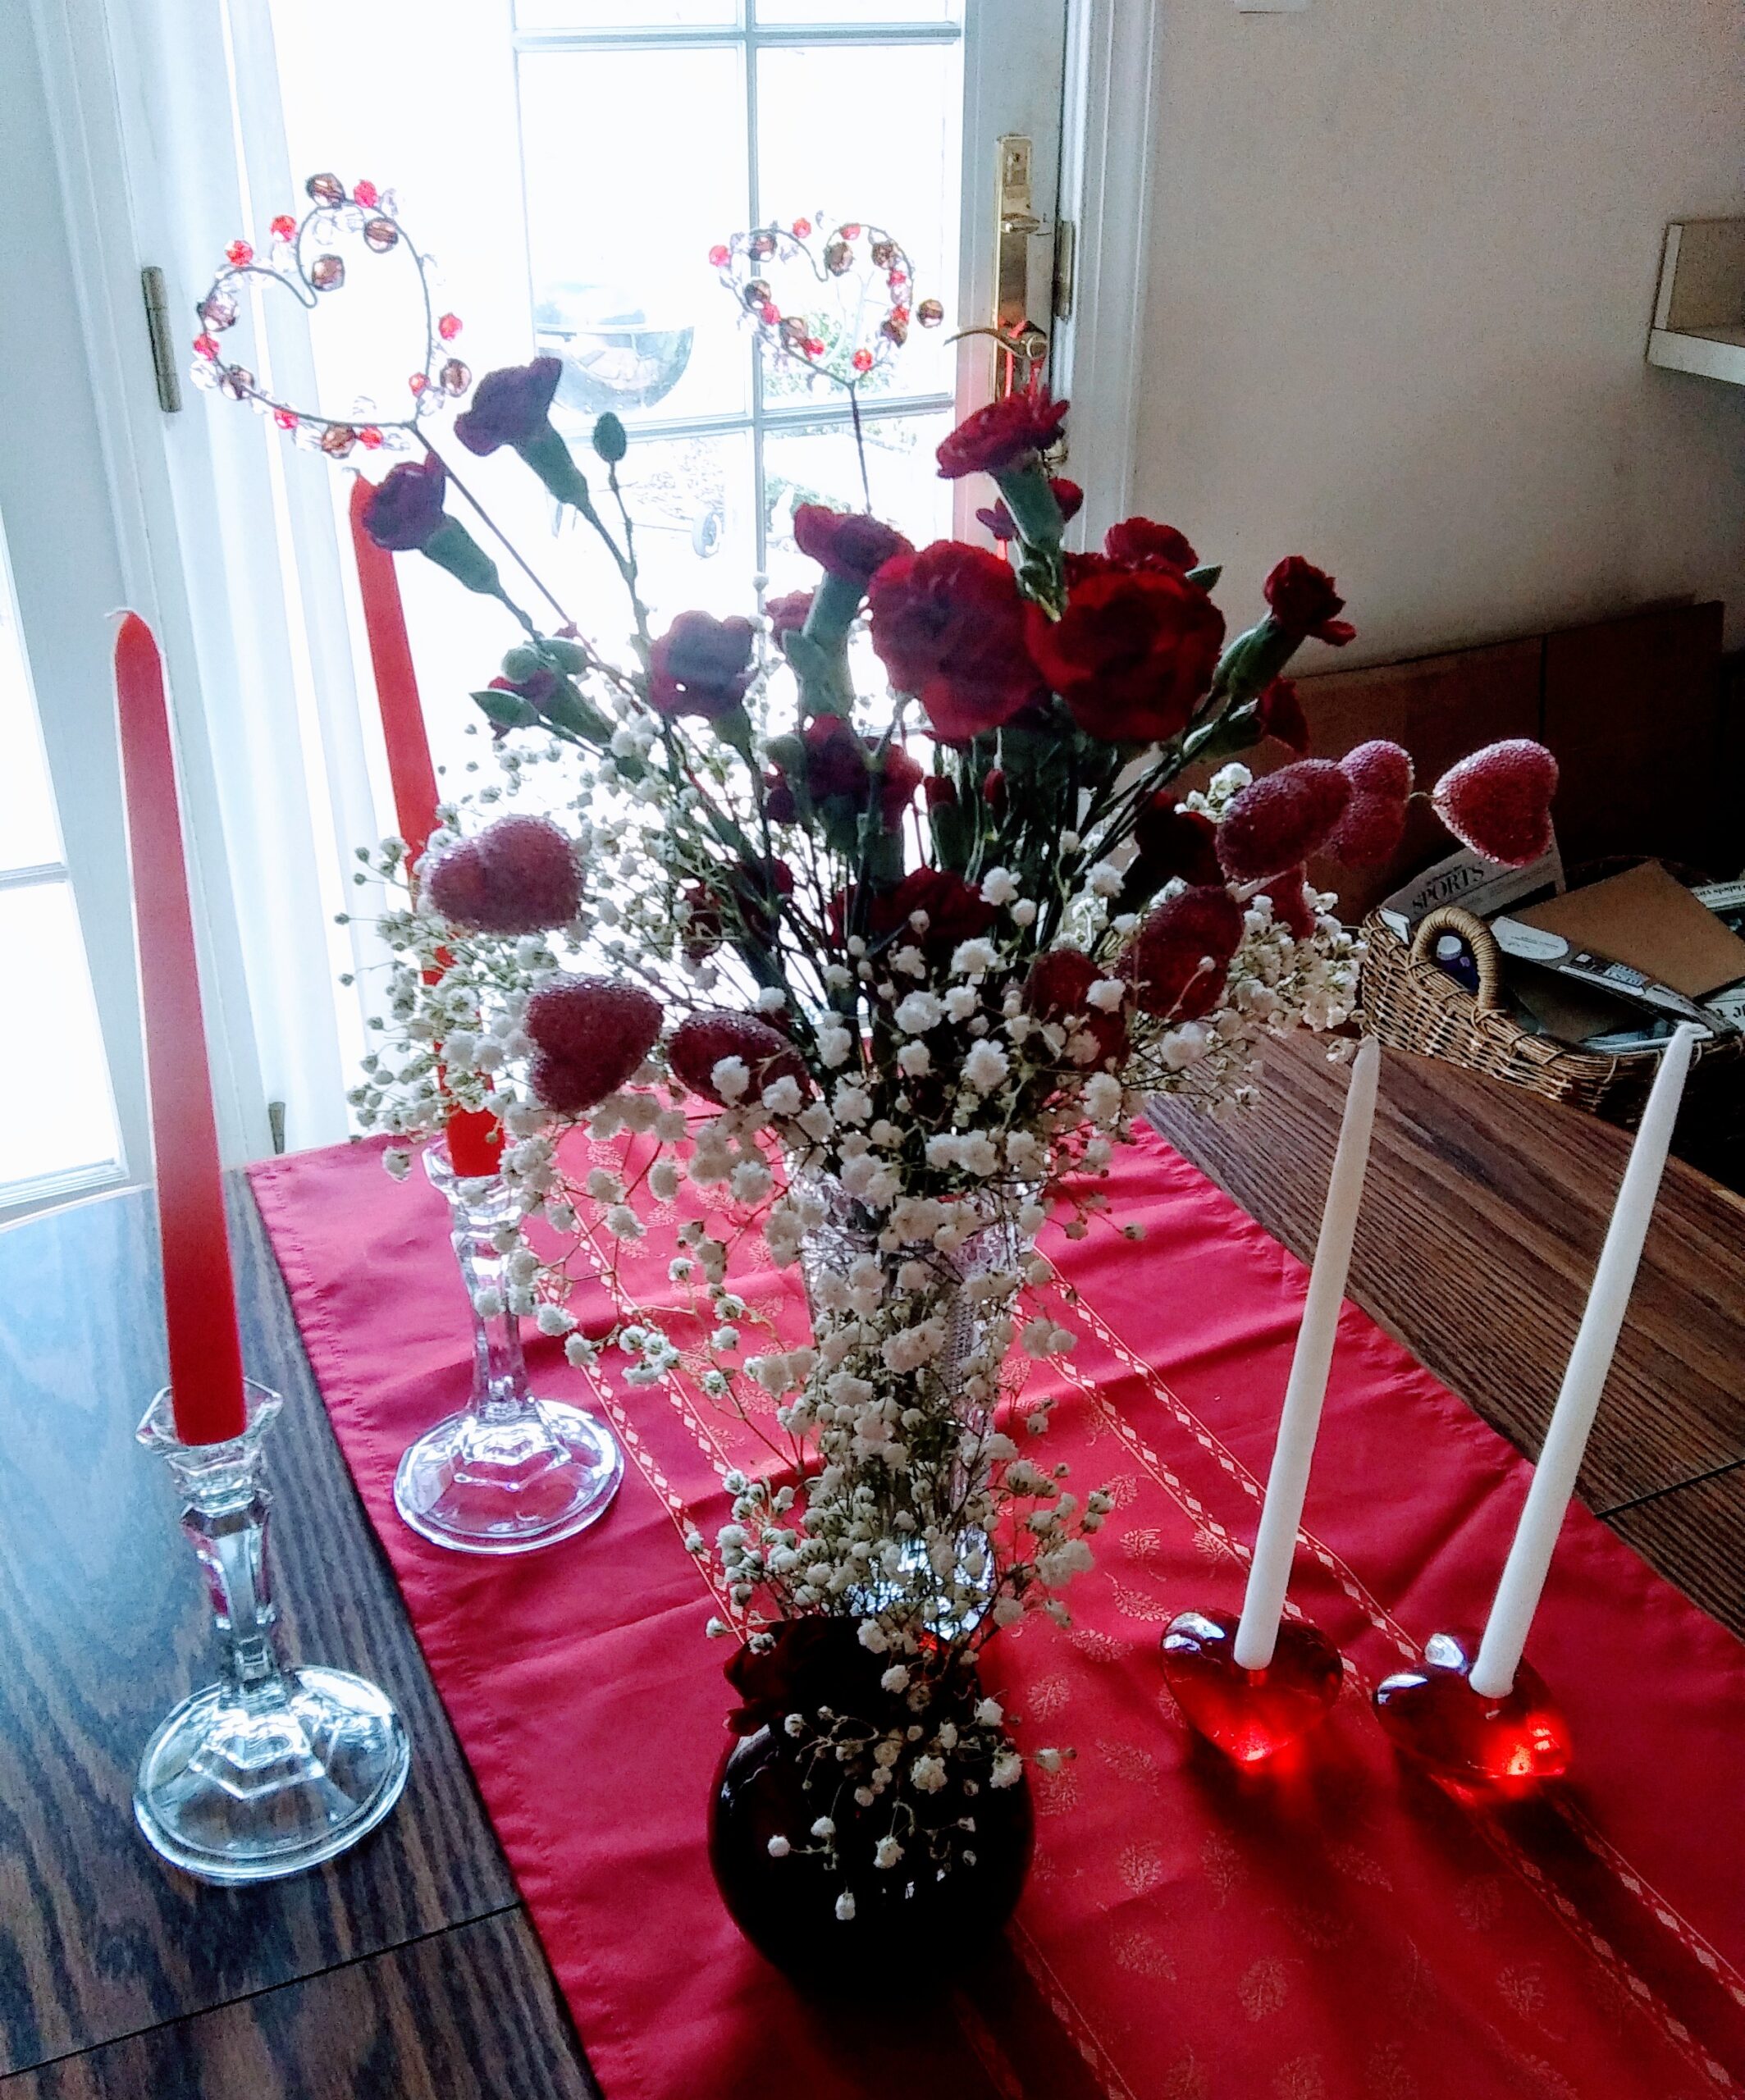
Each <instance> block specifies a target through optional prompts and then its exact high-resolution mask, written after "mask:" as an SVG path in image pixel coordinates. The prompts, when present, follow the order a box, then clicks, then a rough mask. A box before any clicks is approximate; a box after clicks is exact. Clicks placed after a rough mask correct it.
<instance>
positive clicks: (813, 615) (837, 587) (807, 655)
mask: <svg viewBox="0 0 1745 2100" xmlns="http://www.w3.org/2000/svg"><path fill="white" fill-rule="evenodd" d="M865 596H866V586H865V585H864V584H861V583H857V582H851V581H850V580H849V579H848V578H847V577H845V576H833V575H832V574H831V573H829V570H826V571H825V574H824V577H823V579H822V581H821V582H820V583H819V586H818V588H817V589H816V590H815V591H814V592H813V593H812V605H811V611H810V612H809V613H808V614H806V626H805V628H804V629H803V630H802V632H801V634H800V636H799V637H798V642H799V646H797V647H796V646H795V637H793V636H790V637H788V647H787V655H788V662H789V663H790V664H792V665H793V669H794V674H795V676H796V677H797V678H798V679H799V681H800V719H801V720H802V723H804V722H808V721H810V720H811V718H812V717H813V716H814V715H815V714H839V715H840V716H841V717H842V719H843V721H845V722H846V721H847V720H849V719H851V718H852V714H853V712H854V688H853V686H852V683H851V682H850V679H849V677H848V633H849V630H850V628H852V627H853V625H854V622H855V616H856V614H858V613H859V611H860V609H861V600H862V599H863V598H864V597H865Z"/></svg>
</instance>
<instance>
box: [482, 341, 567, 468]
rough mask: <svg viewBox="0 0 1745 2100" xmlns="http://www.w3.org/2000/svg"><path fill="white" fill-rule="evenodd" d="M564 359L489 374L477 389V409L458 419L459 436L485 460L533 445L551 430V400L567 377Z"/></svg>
mask: <svg viewBox="0 0 1745 2100" xmlns="http://www.w3.org/2000/svg"><path fill="white" fill-rule="evenodd" d="M563 373H564V365H563V360H562V359H561V358H534V360H533V361H532V363H531V364H515V365H509V366H506V367H505V368H504V369H503V370H502V371H501V372H486V374H485V377H483V378H482V380H480V381H479V383H478V385H477V386H476V387H475V388H474V389H473V405H472V407H471V408H470V409H468V410H467V412H466V413H465V414H464V415H462V416H456V417H455V436H456V437H458V438H459V440H460V441H461V443H462V444H463V445H465V447H466V448H467V450H468V451H469V452H477V454H479V455H480V456H481V457H484V456H485V455H486V454H490V453H492V452H495V451H496V450H497V448H498V447H499V446H500V445H528V444H531V443H532V441H533V440H534V439H535V438H536V437H537V436H539V434H540V432H541V431H543V430H545V429H546V427H548V419H549V414H550V408H551V397H552V395H555V393H556V391H557V383H558V381H559V380H560V378H561V377H563Z"/></svg>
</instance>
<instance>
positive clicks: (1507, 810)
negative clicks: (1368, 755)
mask: <svg viewBox="0 0 1745 2100" xmlns="http://www.w3.org/2000/svg"><path fill="white" fill-rule="evenodd" d="M1556 792H1557V761H1556V760H1555V759H1554V758H1553V757H1552V756H1551V753H1550V752H1549V751H1547V750H1546V748H1545V746H1544V745H1543V744H1536V743H1534V742H1533V741H1532V740H1531V738H1529V737H1510V738H1509V739H1508V740H1507V741H1506V742H1503V743H1500V744H1487V745H1486V746H1485V747H1484V749H1483V750H1482V751H1474V752H1473V755H1472V756H1471V757H1470V758H1464V759H1462V760H1461V761H1460V763H1459V765H1455V766H1450V769H1448V771H1447V772H1446V773H1445V774H1443V775H1442V777H1441V779H1440V780H1438V781H1437V783H1436V788H1435V791H1434V792H1433V794H1432V797H1431V799H1432V801H1434V803H1435V805H1436V813H1437V815H1438V816H1439V817H1440V818H1441V819H1442V822H1443V823H1444V824H1446V825H1447V827H1448V829H1450V831H1451V832H1452V833H1454V835H1455V838H1458V839H1459V842H1460V843H1461V844H1462V845H1463V846H1469V847H1471V848H1472V850H1473V852H1475V853H1482V855H1483V856H1484V857H1485V859H1486V860H1487V861H1497V862H1499V863H1500V864H1501V865H1502V866H1504V867H1505V868H1524V867H1527V866H1528V865H1530V864H1531V863H1532V862H1533V861H1537V859H1538V858H1539V856H1540V855H1541V854H1542V853H1547V852H1549V851H1551V797H1552V796H1553V795H1555V793H1556Z"/></svg>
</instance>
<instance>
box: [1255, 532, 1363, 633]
mask: <svg viewBox="0 0 1745 2100" xmlns="http://www.w3.org/2000/svg"><path fill="white" fill-rule="evenodd" d="M1265 589H1266V600H1267V603H1268V605H1270V606H1271V607H1272V618H1273V619H1275V620H1276V621H1277V623H1278V625H1279V626H1280V627H1281V628H1282V629H1283V630H1284V632H1286V634H1287V635H1289V636H1290V638H1291V639H1292V641H1304V639H1306V638H1308V637H1313V639H1314V640H1315V641H1328V642H1331V643H1332V646H1334V648H1336V649H1343V648H1344V647H1345V644H1346V643H1347V642H1348V641H1350V639H1351V637H1353V636H1354V634H1355V633H1356V632H1357V629H1356V628H1354V627H1353V626H1352V624H1351V623H1350V621H1349V620H1341V619H1335V618H1334V617H1333V616H1334V614H1336V613H1342V612H1343V611H1344V610H1345V600H1344V599H1343V598H1341V596H1340V595H1339V593H1338V592H1337V591H1336V590H1335V589H1334V588H1333V579H1332V577H1331V576H1329V575H1327V573H1326V572H1325V570H1323V569H1318V568H1316V567H1315V565H1314V564H1313V562H1309V561H1304V559H1303V557H1302V556H1301V555H1286V557H1285V559H1283V560H1282V561H1281V563H1280V564H1278V566H1277V568H1275V569H1274V570H1273V572H1272V574H1271V575H1270V576H1269V577H1268V578H1267V580H1266V586H1265Z"/></svg>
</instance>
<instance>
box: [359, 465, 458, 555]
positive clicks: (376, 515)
mask: <svg viewBox="0 0 1745 2100" xmlns="http://www.w3.org/2000/svg"><path fill="white" fill-rule="evenodd" d="M447 486H448V469H447V468H445V466H444V465H443V463H442V462H441V460H440V459H438V458H437V457H436V454H435V453H434V452H432V453H431V454H429V456H428V457H427V458H426V459H403V460H402V461H401V462H400V465H399V466H397V467H395V468H392V469H391V471H390V472H389V473H388V475H387V477H386V479H385V480H384V481H383V482H382V483H381V486H380V487H379V488H377V491H376V492H375V494H374V495H372V497H371V498H370V500H369V501H368V504H365V505H364V509H363V529H364V531H365V532H368V535H369V536H370V537H371V538H372V540H373V541H375V542H376V545H377V546H378V547H382V548H385V549H386V550H387V551H388V553H390V554H415V553H422V552H423V550H424V548H425V546H427V544H428V542H429V541H430V540H431V539H432V537H433V536H435V535H436V533H437V532H440V531H441V528H442V527H444V526H445V524H447V523H448V518H447V514H446V513H445V511H444V509H443V508H442V502H443V495H444V491H445V490H446V488H447Z"/></svg>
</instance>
